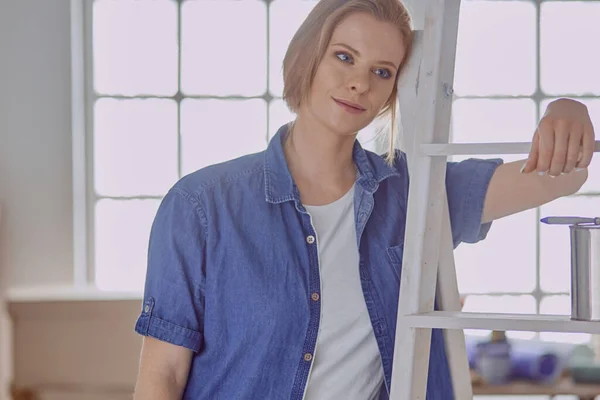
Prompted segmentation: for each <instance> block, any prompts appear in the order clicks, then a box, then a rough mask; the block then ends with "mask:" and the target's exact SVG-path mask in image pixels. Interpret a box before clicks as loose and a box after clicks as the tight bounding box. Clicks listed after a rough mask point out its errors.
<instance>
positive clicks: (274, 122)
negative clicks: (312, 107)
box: [269, 99, 296, 138]
mask: <svg viewBox="0 0 600 400" xmlns="http://www.w3.org/2000/svg"><path fill="white" fill-rule="evenodd" d="M295 118H296V115H295V114H294V113H292V112H291V111H290V109H289V108H288V107H287V105H286V104H285V102H284V101H283V100H281V99H277V100H273V101H272V102H271V104H269V130H270V132H269V138H272V137H273V136H275V134H276V133H277V130H278V129H279V128H281V127H282V126H283V125H285V124H287V123H288V122H290V121H293V120H294V119H295Z"/></svg>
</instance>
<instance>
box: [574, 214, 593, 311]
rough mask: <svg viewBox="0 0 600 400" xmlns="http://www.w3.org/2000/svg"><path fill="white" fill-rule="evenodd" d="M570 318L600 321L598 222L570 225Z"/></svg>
mask: <svg viewBox="0 0 600 400" xmlns="http://www.w3.org/2000/svg"><path fill="white" fill-rule="evenodd" d="M569 228H570V230H571V319H574V320H583V321H600V226H598V225H585V224H582V225H579V224H577V225H571V226H570V227H569Z"/></svg>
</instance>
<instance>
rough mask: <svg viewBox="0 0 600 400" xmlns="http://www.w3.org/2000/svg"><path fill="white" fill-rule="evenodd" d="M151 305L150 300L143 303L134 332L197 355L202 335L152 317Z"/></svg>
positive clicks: (151, 301)
mask: <svg viewBox="0 0 600 400" xmlns="http://www.w3.org/2000/svg"><path fill="white" fill-rule="evenodd" d="M153 303H154V301H153V300H152V299H150V300H147V301H145V302H144V309H143V310H142V313H141V314H140V316H139V317H138V319H137V322H136V324H135V331H136V332H137V333H139V334H140V335H143V336H150V337H153V338H155V339H159V340H162V341H163V342H167V343H171V344H174V345H177V346H182V347H185V348H187V349H190V350H192V351H194V352H196V353H198V352H199V351H200V348H201V347H202V341H203V335H202V333H200V332H196V331H193V330H191V329H188V328H184V327H182V326H179V325H177V324H174V323H172V322H169V321H166V320H164V319H161V318H159V317H156V316H153V315H152V309H153V306H154V304H153Z"/></svg>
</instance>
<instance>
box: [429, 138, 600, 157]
mask: <svg viewBox="0 0 600 400" xmlns="http://www.w3.org/2000/svg"><path fill="white" fill-rule="evenodd" d="M530 147H531V142H506V143H440V144H437V143H435V144H422V145H421V152H422V153H423V154H424V155H426V156H451V155H485V154H529V149H530ZM595 151H596V152H600V141H596V147H595Z"/></svg>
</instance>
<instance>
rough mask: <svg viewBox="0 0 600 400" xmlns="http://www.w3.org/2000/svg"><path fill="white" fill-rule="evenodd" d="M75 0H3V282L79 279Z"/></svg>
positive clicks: (0, 97) (0, 117)
mask: <svg viewBox="0 0 600 400" xmlns="http://www.w3.org/2000/svg"><path fill="white" fill-rule="evenodd" d="M70 70H71V61H70V1H69V0H51V1H39V0H3V1H0V202H1V203H2V204H3V209H4V223H3V226H2V227H0V229H1V231H0V232H1V233H2V241H0V246H1V247H0V257H1V259H0V261H1V262H2V263H1V264H0V265H1V266H2V267H3V268H4V273H3V277H2V278H3V280H4V282H3V285H2V286H5V285H6V284H8V285H9V286H12V287H14V286H29V285H42V284H43V285H47V284H69V283H71V282H72V281H73V260H72V258H73V250H72V247H73V246H72V240H73V233H72V231H73V229H72V223H73V220H72V179H71V173H72V171H71V158H72V156H71V154H72V150H71V104H70V100H71V80H70V79H71V78H70Z"/></svg>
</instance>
